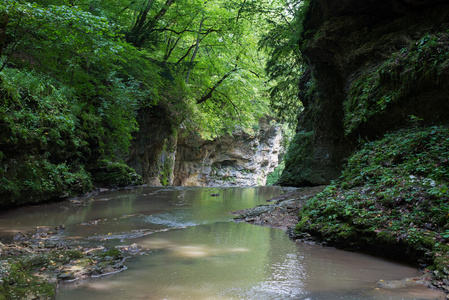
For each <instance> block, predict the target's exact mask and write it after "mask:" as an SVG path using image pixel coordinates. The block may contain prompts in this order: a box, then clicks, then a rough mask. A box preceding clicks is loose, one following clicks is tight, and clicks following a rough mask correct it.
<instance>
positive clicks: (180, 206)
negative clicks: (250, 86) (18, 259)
mask: <svg viewBox="0 0 449 300" xmlns="http://www.w3.org/2000/svg"><path fill="white" fill-rule="evenodd" d="M281 192H282V190H281V189H280V188H278V187H251V188H222V189H212V188H185V187H184V188H174V187H173V188H154V187H153V188H150V187H147V188H135V189H124V190H119V191H113V192H105V193H101V194H100V195H96V196H90V197H85V198H80V199H76V200H72V201H65V202H62V203H54V204H48V205H41V206H35V207H26V208H20V209H17V210H13V211H9V212H4V213H1V214H0V237H8V236H11V235H12V234H14V233H15V232H18V231H21V232H32V231H34V230H35V229H36V226H39V225H47V226H57V225H61V224H64V225H65V230H64V231H63V233H62V234H61V235H60V236H58V238H60V239H65V240H67V241H70V242H73V243H75V244H83V245H104V246H108V247H112V246H115V245H130V244H133V243H137V244H138V245H140V246H141V247H142V248H143V249H145V250H144V254H143V255H138V256H134V257H131V258H129V259H127V261H126V265H127V267H128V269H127V270H125V271H123V272H120V273H116V274H112V275H108V276H104V277H99V278H93V279H88V280H79V281H75V282H71V283H65V284H62V285H60V287H59V292H58V297H57V299H61V300H71V299H77V300H79V299H83V300H89V299H95V300H98V299H107V300H115V299H445V296H444V295H443V294H442V293H440V292H437V291H434V290H429V289H427V288H425V287H423V286H407V287H402V288H379V286H378V284H377V282H378V281H379V280H384V281H388V280H401V279H403V278H406V277H414V276H419V275H420V273H419V272H418V270H416V269H415V268H412V267H409V266H406V265H403V264H399V263H395V262H391V261H387V260H384V259H380V258H376V257H372V256H368V255H363V254H358V253H352V252H345V251H340V250H337V249H334V248H325V247H320V246H316V245H309V244H301V243H295V242H293V241H291V240H290V239H289V238H288V236H287V235H286V234H285V233H284V232H283V231H281V230H279V229H272V228H267V227H258V226H254V225H249V224H246V223H235V222H233V221H232V216H231V215H229V214H228V212H230V211H235V210H240V209H244V208H250V207H253V206H256V205H259V204H265V203H266V202H265V200H267V199H269V198H271V197H273V196H276V195H279V194H280V193H281ZM212 194H219V195H218V196H211V195H212Z"/></svg>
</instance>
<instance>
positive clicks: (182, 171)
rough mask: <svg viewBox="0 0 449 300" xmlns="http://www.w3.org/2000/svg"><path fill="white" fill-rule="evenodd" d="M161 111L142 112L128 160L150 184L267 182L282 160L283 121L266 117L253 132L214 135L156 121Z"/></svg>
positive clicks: (209, 184)
mask: <svg viewBox="0 0 449 300" xmlns="http://www.w3.org/2000/svg"><path fill="white" fill-rule="evenodd" d="M159 118H160V116H155V115H151V114H149V112H146V113H144V112H142V119H141V120H140V128H141V129H140V132H138V133H136V135H135V139H134V143H133V147H132V150H131V152H130V154H129V155H128V157H127V160H126V162H127V164H128V165H130V166H131V167H133V168H134V169H135V170H136V171H137V172H138V173H139V174H140V175H142V178H143V181H144V183H145V184H148V185H153V186H160V185H176V186H251V185H264V184H265V183H266V180H267V176H268V174H269V173H271V172H272V171H273V170H274V168H276V167H277V166H278V164H279V162H280V161H281V160H282V157H283V154H284V148H283V146H282V133H283V130H282V127H281V126H280V125H279V124H276V123H272V122H271V121H273V120H272V119H270V118H265V119H262V120H260V122H259V126H258V129H257V130H255V131H254V133H253V134H252V135H250V134H247V133H245V132H243V131H239V132H234V133H233V134H232V135H227V136H222V137H219V138H216V139H214V140H203V139H201V138H200V137H199V136H196V135H192V134H186V133H184V132H182V131H180V132H177V131H174V130H167V129H169V128H171V127H170V125H169V124H168V123H167V124H161V123H160V122H155V120H158V119H159Z"/></svg>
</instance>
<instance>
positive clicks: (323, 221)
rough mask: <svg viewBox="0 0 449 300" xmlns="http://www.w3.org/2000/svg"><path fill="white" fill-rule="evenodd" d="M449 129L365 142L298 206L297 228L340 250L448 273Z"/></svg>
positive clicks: (438, 273) (414, 131) (428, 129)
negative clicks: (331, 179) (330, 180)
mask: <svg viewBox="0 0 449 300" xmlns="http://www.w3.org/2000/svg"><path fill="white" fill-rule="evenodd" d="M448 157H449V128H448V127H435V126H433V127H426V128H411V129H407V130H400V131H398V132H396V133H394V134H389V135H386V136H385V137H384V138H383V139H380V140H378V141H375V142H370V143H365V144H364V145H363V146H362V147H361V149H360V150H359V151H357V152H356V153H354V154H353V155H352V156H351V157H350V158H349V160H348V163H347V165H346V166H345V169H344V171H343V175H342V176H341V177H340V178H339V179H338V180H336V181H335V182H334V183H333V184H332V185H330V186H328V187H327V188H326V189H325V190H324V191H323V192H322V193H320V194H318V195H317V196H316V197H314V198H312V199H311V200H309V201H308V202H307V203H306V204H305V205H304V207H303V208H302V210H301V211H300V214H299V215H300V221H299V223H298V224H297V225H296V227H295V230H296V232H297V233H298V236H302V235H303V233H305V232H307V233H309V234H313V235H315V236H317V237H319V238H320V239H322V240H324V241H326V242H328V243H331V244H334V245H339V246H342V247H345V248H348V247H349V248H357V249H363V250H365V251H370V252H373V253H376V254H380V255H387V256H390V257H391V256H396V257H399V258H401V259H407V260H409V261H412V262H420V263H421V264H423V265H427V267H428V269H430V270H434V275H435V276H436V277H438V278H441V277H445V278H447V276H448V275H449V272H448V270H449V260H448V259H447V253H448V251H449V246H448V243H449V226H448V220H449V219H448V216H449V204H448V203H449V190H448V183H449V161H448Z"/></svg>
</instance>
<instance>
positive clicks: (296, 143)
mask: <svg viewBox="0 0 449 300" xmlns="http://www.w3.org/2000/svg"><path fill="white" fill-rule="evenodd" d="M312 140H313V131H299V132H297V133H296V135H295V136H294V137H293V139H292V140H291V142H290V144H289V148H288V150H287V154H286V156H285V158H284V163H285V166H290V167H286V168H285V169H284V171H283V172H282V175H281V178H280V181H281V182H282V180H283V179H284V178H287V179H288V180H290V181H293V182H294V181H295V179H294V177H295V176H296V174H298V173H300V172H298V170H296V169H295V168H296V166H298V165H303V164H304V162H305V161H307V159H308V157H309V156H310V153H311V151H312Z"/></svg>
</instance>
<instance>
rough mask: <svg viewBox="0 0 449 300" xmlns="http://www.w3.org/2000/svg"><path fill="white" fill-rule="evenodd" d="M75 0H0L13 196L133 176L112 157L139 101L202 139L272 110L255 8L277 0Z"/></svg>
mask: <svg viewBox="0 0 449 300" xmlns="http://www.w3.org/2000/svg"><path fill="white" fill-rule="evenodd" d="M74 4H75V3H74V2H73V1H70V0H63V1H55V0H37V1H35V2H29V1H25V0H19V1H16V0H5V1H2V2H1V3H0V16H1V20H0V23H1V27H2V30H3V29H5V30H4V34H3V31H2V36H1V38H0V40H1V44H0V55H1V57H0V76H1V79H0V99H1V100H2V101H1V103H0V113H1V114H0V129H1V131H0V146H1V151H0V159H1V161H0V173H2V175H5V177H2V179H1V180H2V187H1V189H2V192H3V193H4V194H8V199H10V201H11V202H13V201H16V200H17V199H19V198H21V197H22V199H23V197H25V193H27V194H26V196H27V198H29V199H34V200H33V201H38V200H41V199H45V198H46V197H47V199H48V198H51V197H56V196H57V195H58V194H59V195H63V196H66V195H72V194H74V193H77V192H78V191H84V190H86V189H88V188H89V187H90V186H91V179H90V177H93V178H94V180H97V181H98V182H101V184H106V182H107V181H108V180H111V181H112V182H113V184H115V185H128V184H135V183H139V182H140V179H139V178H138V177H136V176H134V175H132V174H133V173H134V172H133V171H132V170H129V169H127V168H126V167H125V166H124V165H123V164H121V163H117V161H118V162H121V161H122V159H123V157H124V156H125V155H126V154H127V152H128V150H129V147H130V144H131V140H132V135H133V133H135V132H136V131H137V130H138V129H139V128H138V123H137V119H136V116H137V115H138V112H139V110H140V109H151V108H153V107H155V106H157V107H158V108H163V109H165V110H166V111H168V113H167V116H169V117H168V118H169V120H168V121H169V122H168V123H170V128H169V129H168V130H172V129H173V128H179V127H180V126H181V127H182V128H184V129H186V130H187V131H190V132H198V133H199V134H200V135H201V136H202V137H203V138H208V139H211V138H213V137H216V136H218V135H222V134H229V133H232V132H233V131H235V130H242V129H243V130H244V131H246V132H248V133H253V131H254V130H253V128H252V125H254V124H257V122H258V119H259V118H260V117H262V116H265V115H266V114H268V113H269V108H268V94H267V86H266V81H267V78H266V74H265V72H264V66H265V62H266V53H265V52H264V51H260V50H259V49H258V48H259V47H258V41H259V39H260V38H261V36H262V34H263V32H264V31H266V30H267V29H268V27H267V22H266V21H265V20H264V17H263V16H262V14H265V13H267V12H270V13H271V14H272V15H273V14H276V13H278V12H280V11H282V10H283V9H284V5H283V4H284V3H283V1H281V0H279V1H274V2H273V1H268V0H263V1H253V0H232V1H223V0H213V1H206V2H205V1H199V0H198V1H197V0H195V1H190V0H189V1H186V0H179V1H172V0H154V1H134V2H129V1H123V0H107V1H90V0H79V1H76V5H74ZM275 11H277V12H275ZM279 18H280V17H278V19H279ZM3 37H5V38H4V39H3ZM285 38H286V37H285ZM290 45H293V44H292V43H290ZM155 109H156V108H155ZM24 149H27V150H24ZM98 161H100V162H99V163H98V164H97V162H98ZM105 161H107V163H104V162H105ZM22 162H23V163H22ZM167 162H168V161H167ZM11 165H13V166H15V167H14V169H12V168H10V167H7V166H11ZM167 166H168V164H166V165H164V166H163V167H162V171H163V172H164V174H165V175H166V176H165V177H164V182H168V177H169V176H170V174H169V172H168V167H167ZM89 172H92V173H93V174H92V175H93V176H90V175H91V174H89ZM130 174H131V175H130ZM26 176H29V178H27V177H26ZM65 189H66V190H67V191H64V190H65ZM28 196H29V197H28ZM17 201H18V200H17Z"/></svg>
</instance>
